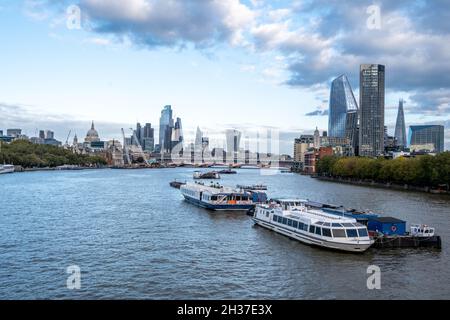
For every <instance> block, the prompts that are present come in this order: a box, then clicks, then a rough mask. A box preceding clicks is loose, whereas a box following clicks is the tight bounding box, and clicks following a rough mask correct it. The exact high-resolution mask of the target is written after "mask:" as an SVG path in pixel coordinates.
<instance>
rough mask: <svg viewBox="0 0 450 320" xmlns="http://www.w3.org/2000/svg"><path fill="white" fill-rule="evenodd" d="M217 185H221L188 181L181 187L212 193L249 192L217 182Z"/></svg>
mask: <svg viewBox="0 0 450 320" xmlns="http://www.w3.org/2000/svg"><path fill="white" fill-rule="evenodd" d="M216 186H219V187H214V184H213V185H204V184H200V183H191V182H188V183H186V184H185V185H183V186H181V188H183V189H190V190H196V191H203V192H205V191H206V192H209V193H211V194H239V195H240V194H248V193H247V192H241V191H239V190H236V189H233V188H230V187H225V186H222V185H218V184H216Z"/></svg>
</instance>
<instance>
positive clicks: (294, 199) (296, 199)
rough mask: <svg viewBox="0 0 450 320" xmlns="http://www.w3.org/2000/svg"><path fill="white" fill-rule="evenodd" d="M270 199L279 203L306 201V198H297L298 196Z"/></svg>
mask: <svg viewBox="0 0 450 320" xmlns="http://www.w3.org/2000/svg"><path fill="white" fill-rule="evenodd" d="M270 200H271V201H275V202H279V203H289V202H301V203H306V202H308V200H305V199H298V198H273V199H270Z"/></svg>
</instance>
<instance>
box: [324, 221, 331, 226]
mask: <svg viewBox="0 0 450 320" xmlns="http://www.w3.org/2000/svg"><path fill="white" fill-rule="evenodd" d="M323 225H324V227H330V226H331V223H329V222H324V223H323Z"/></svg>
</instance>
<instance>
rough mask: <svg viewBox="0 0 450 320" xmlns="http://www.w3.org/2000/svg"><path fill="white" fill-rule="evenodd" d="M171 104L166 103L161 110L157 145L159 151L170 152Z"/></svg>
mask: <svg viewBox="0 0 450 320" xmlns="http://www.w3.org/2000/svg"><path fill="white" fill-rule="evenodd" d="M172 128H173V118H172V106H170V105H167V106H165V107H164V108H163V110H162V111H161V118H160V119H159V146H160V148H161V152H170V150H171V142H172Z"/></svg>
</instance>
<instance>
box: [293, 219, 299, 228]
mask: <svg viewBox="0 0 450 320" xmlns="http://www.w3.org/2000/svg"><path fill="white" fill-rule="evenodd" d="M292 226H293V227H294V228H296V229H297V228H298V222H297V221H292Z"/></svg>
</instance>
